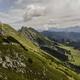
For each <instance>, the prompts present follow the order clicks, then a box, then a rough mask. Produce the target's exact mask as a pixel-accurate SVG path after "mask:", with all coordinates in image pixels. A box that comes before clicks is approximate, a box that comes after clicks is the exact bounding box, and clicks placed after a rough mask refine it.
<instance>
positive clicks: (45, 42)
mask: <svg viewBox="0 0 80 80" xmlns="http://www.w3.org/2000/svg"><path fill="white" fill-rule="evenodd" d="M19 32H20V33H21V34H23V35H24V36H25V37H26V38H28V39H29V40H31V41H32V42H33V43H34V44H35V45H37V46H38V47H40V48H41V49H43V50H44V51H46V52H48V53H49V54H51V55H53V56H55V57H56V58H58V59H60V60H63V61H66V60H68V57H67V56H66V55H65V52H66V50H64V49H61V48H59V47H58V43H56V42H54V41H51V40H50V39H48V38H47V37H46V36H43V35H42V34H41V33H39V32H38V31H36V30H34V29H33V28H27V27H22V28H21V29H20V30H19ZM53 52H54V54H53Z"/></svg>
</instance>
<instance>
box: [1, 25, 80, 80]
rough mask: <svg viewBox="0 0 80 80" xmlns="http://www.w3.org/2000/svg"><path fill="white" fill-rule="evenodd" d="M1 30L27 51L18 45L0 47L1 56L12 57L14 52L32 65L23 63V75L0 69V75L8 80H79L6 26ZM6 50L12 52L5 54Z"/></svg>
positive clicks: (74, 74)
mask: <svg viewBox="0 0 80 80" xmlns="http://www.w3.org/2000/svg"><path fill="white" fill-rule="evenodd" d="M1 27H2V26H0V28H1ZM3 30H4V31H6V33H7V36H11V37H13V38H14V39H16V40H17V41H18V42H19V43H20V44H22V45H23V46H24V47H25V48H26V49H29V50H28V51H25V50H24V49H23V48H22V47H21V46H20V45H17V46H12V45H8V46H3V45H0V50H1V51H2V54H1V55H3V54H4V55H3V56H5V55H6V54H10V55H12V54H13V53H14V52H16V53H19V54H22V55H23V56H25V57H26V59H28V58H31V59H32V60H33V63H32V64H30V63H28V61H27V60H24V62H25V63H27V64H26V65H27V67H26V71H27V73H26V74H25V75H23V74H21V73H16V72H15V71H12V70H7V69H4V68H2V67H1V68H0V73H1V74H3V75H4V76H5V75H7V76H8V77H9V79H8V80H13V77H14V80H26V79H28V80H34V79H35V80H80V78H79V76H78V75H77V74H76V73H75V72H73V71H71V70H70V69H68V68H66V67H64V66H63V65H62V64H60V62H58V61H57V60H56V59H54V58H53V57H51V56H50V55H47V53H46V54H45V52H44V51H41V50H40V49H39V48H37V47H36V46H34V45H33V44H32V43H31V42H30V41H29V40H26V39H25V37H23V36H22V35H20V34H18V33H17V32H16V31H15V30H14V29H12V28H11V27H8V25H6V24H5V25H4V26H3ZM4 49H5V50H4ZM8 49H9V50H12V52H8V53H7V50H8ZM5 53H6V54H5ZM43 53H44V54H43ZM28 70H32V71H33V73H31V72H29V71H28ZM4 72H5V73H4ZM38 72H39V73H40V75H39V74H38ZM43 72H45V75H46V76H44V75H43ZM34 73H36V74H34ZM20 75H21V76H20ZM43 76H44V77H43ZM46 78H47V79H46Z"/></svg>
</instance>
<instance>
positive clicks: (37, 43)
mask: <svg viewBox="0 0 80 80" xmlns="http://www.w3.org/2000/svg"><path fill="white" fill-rule="evenodd" d="M79 52H80V51H79V50H76V49H74V48H73V47H70V46H65V45H63V44H60V43H58V42H55V41H54V40H53V41H52V40H50V39H49V38H47V37H46V36H44V35H42V33H39V32H37V31H36V30H34V29H32V28H25V27H22V28H21V29H20V30H19V31H16V30H15V29H13V28H12V27H11V26H10V25H8V24H0V80H80V75H79V73H80V71H79V70H80V67H79V65H80V63H79V59H80V55H78V53H79ZM74 55H75V56H74Z"/></svg>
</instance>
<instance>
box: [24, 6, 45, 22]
mask: <svg viewBox="0 0 80 80" xmlns="http://www.w3.org/2000/svg"><path fill="white" fill-rule="evenodd" d="M45 9H46V8H45V7H44V6H39V5H28V6H27V9H26V13H25V15H24V21H27V20H30V19H32V18H34V17H40V16H44V15H45Z"/></svg>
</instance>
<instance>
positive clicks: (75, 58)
mask: <svg viewBox="0 0 80 80" xmlns="http://www.w3.org/2000/svg"><path fill="white" fill-rule="evenodd" d="M60 47H61V48H64V49H66V50H69V51H70V53H71V55H72V56H70V57H69V60H70V62H71V63H73V64H75V65H78V66H80V50H78V49H74V48H73V47H70V46H65V45H62V44H60Z"/></svg>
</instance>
